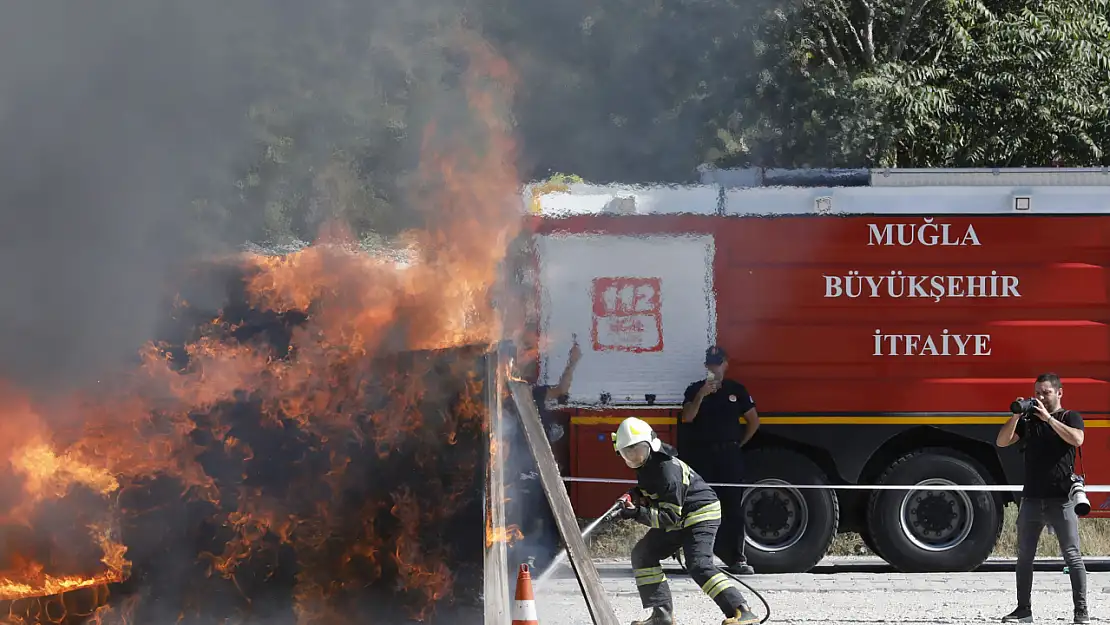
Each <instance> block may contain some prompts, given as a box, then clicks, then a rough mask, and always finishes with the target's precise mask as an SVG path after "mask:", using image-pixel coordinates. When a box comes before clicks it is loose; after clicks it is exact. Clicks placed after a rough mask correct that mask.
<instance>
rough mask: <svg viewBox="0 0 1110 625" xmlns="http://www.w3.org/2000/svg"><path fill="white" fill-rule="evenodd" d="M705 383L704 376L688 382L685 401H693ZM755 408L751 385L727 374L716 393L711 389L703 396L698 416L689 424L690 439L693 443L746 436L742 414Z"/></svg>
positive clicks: (730, 439)
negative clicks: (749, 386)
mask: <svg viewBox="0 0 1110 625" xmlns="http://www.w3.org/2000/svg"><path fill="white" fill-rule="evenodd" d="M704 385H705V380H698V381H697V382H694V383H693V384H691V385H690V386H687V387H686V397H685V399H683V400H682V403H684V404H688V403H690V402H692V401H694V397H695V396H696V395H697V394H698V391H699V390H701V387H702V386H704ZM752 408H755V400H754V399H752V396H751V394H750V393H748V389H746V388H744V385H743V384H741V383H739V382H737V381H736V380H730V379H728V378H725V379H724V380H722V381H721V388H719V389H717V392H716V393H710V394H709V395H706V396H705V398H704V399H702V400H701V408H699V409H698V415H697V417H695V418H694V420H693V422H691V423H689V424H688V428H687V431H688V432H689V442H690V443H691V444H693V445H705V444H711V443H729V442H737V443H738V442H740V441H741V440H743V438H744V426H742V425H741V424H740V417H742V416H743V415H744V413H745V412H747V411H749V410H751V409H752Z"/></svg>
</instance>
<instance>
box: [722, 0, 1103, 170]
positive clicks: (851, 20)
mask: <svg viewBox="0 0 1110 625" xmlns="http://www.w3.org/2000/svg"><path fill="white" fill-rule="evenodd" d="M1027 4H1028V3H1025V2H1014V1H995V2H990V1H986V0H946V1H940V0H854V1H851V2H850V1H849V0H807V1H806V2H803V3H800V4H798V5H796V6H795V9H794V11H792V12H790V13H783V14H781V15H779V16H778V19H777V20H772V21H771V22H769V24H768V32H767V38H768V40H771V41H777V44H776V45H775V46H773V49H774V50H775V51H776V56H777V58H779V59H782V61H781V62H779V63H777V64H774V65H772V67H773V68H774V73H775V75H776V81H775V83H774V85H773V87H774V88H772V89H767V90H766V92H765V93H764V94H763V95H764V97H763V98H761V99H759V100H757V101H755V102H750V103H746V105H747V106H745V107H743V108H740V109H737V110H735V111H734V112H733V113H732V114H731V116H730V117H728V118H726V119H725V122H724V123H722V124H720V128H721V132H720V136H721V138H722V143H723V144H724V146H725V150H723V152H724V154H723V155H722V156H721V159H722V161H723V162H726V163H727V162H744V161H748V162H752V161H758V162H759V164H766V165H782V166H789V165H854V166H863V165H871V166H900V167H907V166H914V167H935V166H1037V165H1041V166H1044V165H1050V164H1060V165H1095V164H1105V163H1107V162H1110V161H1108V160H1107V159H1108V156H1107V149H1108V148H1110V135H1108V134H1107V128H1108V127H1110V113H1108V107H1107V101H1108V100H1107V98H1108V96H1110V27H1108V25H1107V17H1106V16H1107V14H1108V8H1110V6H1108V3H1107V0H1093V1H1086V0H1045V1H1043V2H1037V3H1034V4H1035V5H1036V6H1035V7H1034V8H1030V7H1027V6H1026V5H1027ZM769 100H770V101H769ZM776 102H777V103H784V102H788V103H789V105H786V106H783V105H782V104H778V105H776ZM760 108H763V109H765V110H769V111H771V112H772V113H771V114H763V115H758V114H757V115H753V114H752V113H750V112H749V111H752V110H753V109H754V110H756V111H759V110H760ZM798 111H805V114H799V113H798Z"/></svg>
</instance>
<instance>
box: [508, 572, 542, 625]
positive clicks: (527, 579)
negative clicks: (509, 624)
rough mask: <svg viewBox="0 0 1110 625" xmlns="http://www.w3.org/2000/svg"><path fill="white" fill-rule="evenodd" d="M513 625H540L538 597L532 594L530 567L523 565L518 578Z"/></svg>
mask: <svg viewBox="0 0 1110 625" xmlns="http://www.w3.org/2000/svg"><path fill="white" fill-rule="evenodd" d="M513 625H540V619H539V617H537V616H536V597H535V595H533V594H532V575H531V574H530V573H529V572H528V565H527V564H521V565H520V572H519V573H517V576H516V601H515V602H513Z"/></svg>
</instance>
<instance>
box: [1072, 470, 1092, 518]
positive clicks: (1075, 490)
mask: <svg viewBox="0 0 1110 625" xmlns="http://www.w3.org/2000/svg"><path fill="white" fill-rule="evenodd" d="M1068 499H1069V500H1070V501H1071V504H1072V506H1074V507H1075V513H1076V514H1077V515H1079V516H1087V515H1088V514H1090V513H1091V502H1090V501H1088V500H1087V488H1086V486H1085V485H1084V484H1083V478H1081V477H1079V476H1078V475H1072V476H1071V489H1069V490H1068Z"/></svg>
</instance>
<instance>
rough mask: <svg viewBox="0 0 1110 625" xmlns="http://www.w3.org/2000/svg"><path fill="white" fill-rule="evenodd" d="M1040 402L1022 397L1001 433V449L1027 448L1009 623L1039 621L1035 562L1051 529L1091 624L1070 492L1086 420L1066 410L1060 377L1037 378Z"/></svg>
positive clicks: (1079, 613) (1079, 611)
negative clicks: (1043, 537) (1034, 610)
mask: <svg viewBox="0 0 1110 625" xmlns="http://www.w3.org/2000/svg"><path fill="white" fill-rule="evenodd" d="M1033 393H1034V395H1035V397H1032V398H1030V399H1029V400H1024V399H1022V398H1021V397H1019V398H1018V399H1017V401H1015V402H1014V403H1013V404H1011V408H1010V409H1011V412H1012V413H1013V416H1011V417H1010V419H1009V420H1007V421H1006V424H1005V425H1003V426H1002V429H1001V430H999V432H998V438H997V440H996V441H995V442H996V444H997V445H998V446H999V447H1009V446H1010V445H1013V444H1014V443H1016V442H1018V441H1022V442H1023V443H1024V447H1023V449H1022V451H1023V452H1024V455H1025V469H1024V478H1023V482H1024V487H1023V489H1022V493H1021V503H1020V504H1019V506H1020V507H1019V512H1018V520H1017V534H1018V535H1017V542H1018V559H1017V609H1016V610H1014V611H1013V612H1011V613H1010V614H1007V615H1006V616H1004V617H1003V618H1002V621H1003V622H1021V623H1030V622H1032V621H1033V613H1032V605H1031V600H1030V595H1031V593H1032V590H1033V557H1034V556H1035V555H1036V552H1037V543H1038V542H1039V541H1040V537H1041V532H1042V531H1043V530H1044V526H1045V525H1046V524H1050V525H1051V526H1052V529H1053V531H1054V532H1055V533H1056V537H1057V539H1058V540H1059V541H1060V551H1061V555H1063V557H1064V561H1065V562H1066V563H1067V566H1068V573H1069V575H1070V576H1071V592H1072V601H1073V603H1074V605H1075V615H1074V616H1075V621H1074V622H1076V623H1089V622H1090V617H1089V616H1088V615H1087V571H1086V569H1085V568H1084V566H1083V558H1082V556H1081V555H1080V552H1079V517H1078V516H1077V515H1076V513H1075V506H1074V504H1073V502H1072V501H1071V497H1070V492H1071V488H1072V484H1073V482H1074V481H1075V479H1076V478H1075V477H1074V472H1075V456H1076V450H1077V449H1078V448H1079V447H1080V446H1081V445H1082V444H1083V416H1082V415H1080V414H1079V413H1078V412H1076V411H1074V410H1064V409H1063V408H1062V407H1061V405H1060V400H1061V398H1062V397H1063V389H1062V388H1061V384H1060V378H1059V377H1058V376H1057V375H1056V374H1054V373H1044V374H1041V375H1040V376H1038V377H1037V381H1036V383H1035V384H1034V385H1033Z"/></svg>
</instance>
